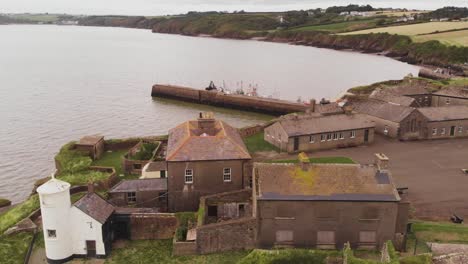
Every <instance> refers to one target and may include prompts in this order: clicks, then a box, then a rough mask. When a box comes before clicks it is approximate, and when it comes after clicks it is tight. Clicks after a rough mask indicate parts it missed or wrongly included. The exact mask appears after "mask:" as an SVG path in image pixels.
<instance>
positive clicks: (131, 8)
mask: <svg viewBox="0 0 468 264" xmlns="http://www.w3.org/2000/svg"><path fill="white" fill-rule="evenodd" d="M349 3H356V4H371V5H373V6H376V7H394V8H397V7H398V8H400V7H401V8H411V9H437V8H440V7H443V6H463V7H468V0H367V1H363V0H0V13H24V12H30V13H44V12H49V13H69V14H123V15H166V14H180V13H186V12H187V11H194V10H195V11H212V10H215V11H234V10H245V11H284V10H298V9H309V8H317V7H322V8H324V7H328V6H332V5H347V4H349Z"/></svg>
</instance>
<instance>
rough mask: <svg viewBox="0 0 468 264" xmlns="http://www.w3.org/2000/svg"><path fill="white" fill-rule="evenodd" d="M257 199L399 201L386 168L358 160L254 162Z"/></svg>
mask: <svg viewBox="0 0 468 264" xmlns="http://www.w3.org/2000/svg"><path fill="white" fill-rule="evenodd" d="M254 170H255V173H256V174H255V177H256V178H255V179H256V180H257V182H256V187H257V186H258V192H257V193H256V195H257V199H259V200H294V201H384V202H389V201H399V200H400V197H399V195H398V192H397V190H396V188H395V186H394V184H393V181H392V177H391V175H390V172H389V171H385V170H377V169H376V168H375V167H370V166H362V165H358V164H267V163H256V164H255V165H254Z"/></svg>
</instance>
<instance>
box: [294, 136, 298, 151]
mask: <svg viewBox="0 0 468 264" xmlns="http://www.w3.org/2000/svg"><path fill="white" fill-rule="evenodd" d="M298 150H299V138H298V137H295V138H294V151H298Z"/></svg>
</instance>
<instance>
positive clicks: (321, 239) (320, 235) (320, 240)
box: [317, 231, 335, 245]
mask: <svg viewBox="0 0 468 264" xmlns="http://www.w3.org/2000/svg"><path fill="white" fill-rule="evenodd" d="M317 245H335V231H318V232H317Z"/></svg>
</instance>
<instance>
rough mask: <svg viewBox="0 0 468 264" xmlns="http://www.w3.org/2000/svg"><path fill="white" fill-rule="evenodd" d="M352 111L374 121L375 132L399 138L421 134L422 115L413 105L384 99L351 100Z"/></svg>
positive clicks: (404, 138) (414, 136) (418, 136)
mask: <svg viewBox="0 0 468 264" xmlns="http://www.w3.org/2000/svg"><path fill="white" fill-rule="evenodd" d="M350 106H351V107H352V108H353V111H355V112H357V113H361V114H364V115H366V116H367V118H368V119H369V120H372V121H374V122H375V132H376V133H379V134H382V135H385V136H388V137H392V138H398V139H401V140H410V139H420V138H421V137H422V136H423V133H422V129H423V122H424V121H425V118H424V116H422V115H421V113H420V112H418V111H416V108H414V107H408V106H403V105H398V104H394V103H389V102H385V101H380V100H375V99H367V100H352V101H351V102H350Z"/></svg>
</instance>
